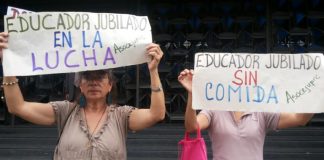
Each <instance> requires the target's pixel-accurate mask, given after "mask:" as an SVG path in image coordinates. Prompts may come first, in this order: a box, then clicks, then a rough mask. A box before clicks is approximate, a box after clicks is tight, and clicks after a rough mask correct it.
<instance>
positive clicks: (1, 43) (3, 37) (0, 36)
mask: <svg viewBox="0 0 324 160" xmlns="http://www.w3.org/2000/svg"><path fill="white" fill-rule="evenodd" d="M3 48H8V33H7V32H1V33H0V58H1V59H2V49H3Z"/></svg>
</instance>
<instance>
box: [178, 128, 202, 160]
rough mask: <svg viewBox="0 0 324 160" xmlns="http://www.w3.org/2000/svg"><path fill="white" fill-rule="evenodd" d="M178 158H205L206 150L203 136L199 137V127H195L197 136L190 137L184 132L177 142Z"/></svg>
mask: <svg viewBox="0 0 324 160" xmlns="http://www.w3.org/2000/svg"><path fill="white" fill-rule="evenodd" d="M178 147H179V155H178V159H179V160H207V150H206V144H205V141H204V138H202V137H201V134H200V128H199V127H198V129H197V137H196V138H193V139H191V138H190V136H189V133H188V132H186V133H185V137H184V139H182V140H181V141H180V142H179V143H178Z"/></svg>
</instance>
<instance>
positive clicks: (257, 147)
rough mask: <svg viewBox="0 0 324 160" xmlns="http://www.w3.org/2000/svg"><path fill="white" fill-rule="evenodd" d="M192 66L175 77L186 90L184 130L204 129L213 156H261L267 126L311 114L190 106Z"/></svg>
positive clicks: (291, 123)
mask: <svg viewBox="0 0 324 160" xmlns="http://www.w3.org/2000/svg"><path fill="white" fill-rule="evenodd" d="M193 75H194V71H193V70H188V69H185V70H183V71H182V72H181V73H180V75H179V77H178V81H179V82H180V83H181V84H182V86H183V87H184V88H185V89H186V90H187V92H188V101H187V108H186V113H185V127H186V130H187V131H188V132H193V131H195V130H196V129H197V123H198V125H199V127H200V128H201V130H204V129H207V130H208V132H209V136H210V140H211V142H212V149H213V159H215V160H216V159H217V160H218V159H223V160H232V159H240V160H245V159H246V160H262V159H263V145H264V140H265V135H266V133H267V132H268V131H270V130H276V129H283V128H288V127H296V126H303V125H306V123H307V122H308V121H309V120H310V119H311V118H312V117H313V115H314V114H306V113H302V114H297V113H296V114H294V113H265V112H264V113H263V112H231V111H211V110H202V111H201V112H200V113H199V114H198V115H196V111H195V110H193V109H192V77H193Z"/></svg>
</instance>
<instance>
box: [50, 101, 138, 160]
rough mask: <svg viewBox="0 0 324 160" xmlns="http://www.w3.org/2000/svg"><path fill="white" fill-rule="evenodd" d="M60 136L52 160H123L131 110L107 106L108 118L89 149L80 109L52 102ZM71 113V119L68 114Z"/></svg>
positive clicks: (65, 103) (125, 156) (86, 131)
mask: <svg viewBox="0 0 324 160" xmlns="http://www.w3.org/2000/svg"><path fill="white" fill-rule="evenodd" d="M51 104H52V106H53V109H54V112H55V118H56V120H55V122H56V124H57V127H58V131H59V133H60V131H61V129H63V128H62V127H63V125H64V122H65V120H67V121H66V124H65V127H64V130H63V132H62V135H61V138H60V140H59V142H58V144H57V146H56V148H55V152H54V160H125V159H127V151H126V139H127V131H128V117H129V115H130V113H131V111H132V110H133V109H134V107H130V106H110V109H109V110H106V111H107V112H109V113H108V116H107V118H106V119H105V122H104V124H103V125H102V126H101V128H100V130H99V131H98V132H97V133H95V134H94V135H93V136H92V137H93V138H92V143H91V145H89V138H88V137H91V136H89V134H90V133H89V132H88V129H87V124H86V122H85V120H84V117H83V116H82V114H81V113H82V112H80V107H79V106H78V105H77V106H75V104H74V103H71V102H69V101H56V102H51ZM69 113H71V115H70V117H68V114H69Z"/></svg>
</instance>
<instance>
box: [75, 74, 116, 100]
mask: <svg viewBox="0 0 324 160" xmlns="http://www.w3.org/2000/svg"><path fill="white" fill-rule="evenodd" d="M111 87H112V86H111V82H110V81H109V77H108V74H107V73H106V72H103V71H87V72H86V73H84V74H83V75H82V76H81V82H80V89H81V93H83V94H84V96H85V98H86V100H87V101H89V100H90V101H91V100H106V96H107V94H108V93H109V92H110V90H111Z"/></svg>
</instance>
